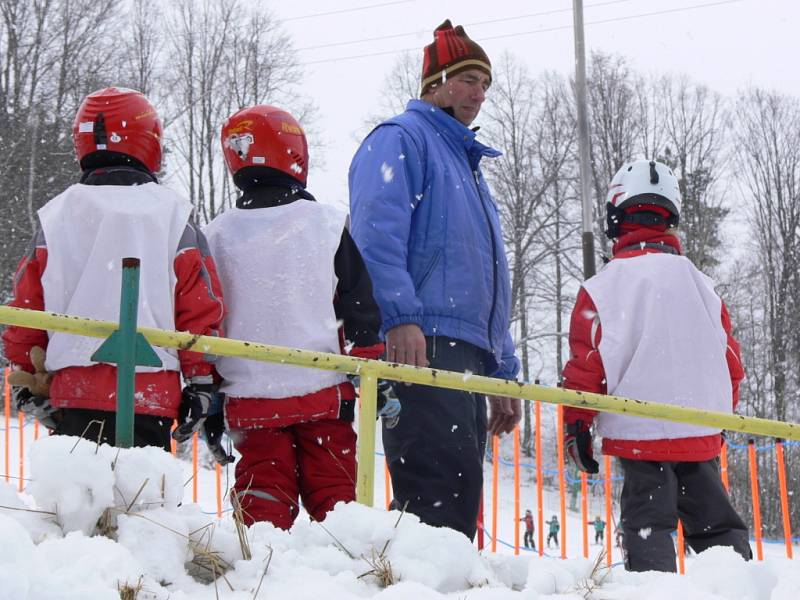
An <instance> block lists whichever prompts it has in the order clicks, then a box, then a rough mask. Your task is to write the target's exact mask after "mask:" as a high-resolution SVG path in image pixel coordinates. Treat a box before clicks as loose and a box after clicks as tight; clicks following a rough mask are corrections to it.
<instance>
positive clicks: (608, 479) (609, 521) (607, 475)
mask: <svg viewBox="0 0 800 600" xmlns="http://www.w3.org/2000/svg"><path fill="white" fill-rule="evenodd" d="M603 466H604V469H605V491H606V527H607V528H608V533H607V534H606V563H607V564H608V566H609V567H611V563H612V562H613V557H612V556H611V552H612V548H613V544H612V543H611V538H612V537H614V536H613V535H612V531H611V524H612V522H613V516H614V515H613V512H612V497H611V475H612V473H611V457H610V456H608V455H606V456H604V457H603Z"/></svg>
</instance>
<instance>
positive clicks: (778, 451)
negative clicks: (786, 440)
mask: <svg viewBox="0 0 800 600" xmlns="http://www.w3.org/2000/svg"><path fill="white" fill-rule="evenodd" d="M775 460H776V462H777V463H778V464H777V467H778V485H779V487H780V491H781V514H782V515H783V540H784V543H785V544H786V558H788V559H790V560H791V559H792V558H794V557H793V551H792V521H791V518H790V517H789V515H790V512H789V493H788V490H787V487H788V486H787V485H786V460H785V459H784V456H783V441H782V440H776V441H775Z"/></svg>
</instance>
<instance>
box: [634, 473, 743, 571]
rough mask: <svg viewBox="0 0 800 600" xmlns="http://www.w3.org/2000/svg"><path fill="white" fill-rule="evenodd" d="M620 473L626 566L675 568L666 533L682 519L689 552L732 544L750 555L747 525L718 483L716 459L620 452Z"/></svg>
mask: <svg viewBox="0 0 800 600" xmlns="http://www.w3.org/2000/svg"><path fill="white" fill-rule="evenodd" d="M620 463H621V464H622V468H623V471H624V474H625V481H624V483H623V486H622V497H621V499H620V509H621V513H622V514H621V517H622V518H621V523H620V525H621V527H622V530H623V537H622V544H623V547H624V550H625V568H626V569H627V570H628V571H664V572H673V573H674V572H675V571H676V566H675V547H674V545H673V542H672V533H673V532H674V531H675V529H676V528H677V526H678V519H679V518H680V520H681V521H682V522H683V531H684V537H685V539H686V543H687V544H688V546H689V547H690V548H691V549H692V550H694V551H695V552H702V551H703V550H706V549H707V548H710V547H712V546H732V547H733V549H734V550H735V551H736V552H738V553H739V554H741V555H742V556H743V557H744V559H745V560H750V559H751V558H752V556H753V554H752V551H751V550H750V542H749V534H748V531H747V526H746V525H745V524H744V522H743V521H742V519H741V517H740V516H739V515H738V514H737V513H736V511H735V510H734V508H733V506H732V505H731V503H730V499H729V498H728V493H727V492H726V491H725V488H724V487H723V485H722V480H721V478H720V474H719V464H718V462H717V460H716V459H712V460H708V461H704V462H651V461H643V460H630V459H627V458H621V459H620Z"/></svg>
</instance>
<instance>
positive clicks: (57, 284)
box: [39, 183, 192, 372]
mask: <svg viewBox="0 0 800 600" xmlns="http://www.w3.org/2000/svg"><path fill="white" fill-rule="evenodd" d="M191 212H192V207H191V204H190V203H189V201H188V200H186V199H184V198H182V197H181V196H179V195H178V194H176V193H175V192H173V191H171V190H169V189H167V188H164V187H162V186H160V185H157V184H155V183H148V184H145V185H137V186H117V185H104V186H92V185H81V184H77V185H73V186H71V187H69V188H68V189H67V190H65V191H64V192H63V193H61V194H59V195H58V196H56V197H55V198H53V199H52V200H50V201H49V202H48V203H47V204H46V205H44V206H43V207H42V208H41V209H40V210H39V221H40V222H41V225H42V230H43V232H44V237H45V240H46V242H47V267H46V268H45V271H44V274H43V275H42V287H43V288H44V306H45V309H46V310H50V311H54V312H58V313H66V314H70V315H76V316H82V317H91V318H93V319H101V320H107V321H119V305H120V293H121V286H122V259H123V258H126V257H134V258H138V259H140V261H141V268H140V278H139V311H138V324H139V325H140V326H143V327H158V328H161V329H175V305H174V294H175V283H176V277H175V270H174V261H175V254H176V252H177V249H178V243H179V242H180V239H181V236H182V235H183V232H184V229H185V228H186V225H187V223H188V221H189V216H190V215H191ZM102 342H103V340H102V339H99V338H90V337H83V336H77V335H70V334H65V333H51V334H50V341H49V344H48V347H47V361H46V367H47V370H48V371H56V370H58V369H63V368H65V367H85V366H90V365H93V364H96V363H93V362H92V361H91V360H90V357H91V355H92V354H93V353H94V351H95V350H97V348H98V347H99V346H100V344H101V343H102ZM155 351H156V353H157V354H158V356H159V358H161V361H162V364H163V367H162V368H154V367H136V370H137V371H139V372H154V371H161V370H171V371H177V370H178V359H177V352H176V351H175V350H172V349H164V348H158V347H156V348H155Z"/></svg>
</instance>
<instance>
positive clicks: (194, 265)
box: [174, 223, 224, 379]
mask: <svg viewBox="0 0 800 600" xmlns="http://www.w3.org/2000/svg"><path fill="white" fill-rule="evenodd" d="M174 268H175V276H176V278H177V283H176V284H175V329H177V330H178V331H188V332H190V333H195V334H200V335H213V336H218V335H221V331H220V330H221V326H222V318H223V316H224V305H223V300H222V286H221V285H220V283H219V278H218V276H217V268H216V265H215V264H214V259H213V258H212V257H211V254H210V252H209V250H208V243H207V242H206V240H205V236H204V235H203V234H202V233H201V232H200V231H199V230H198V229H197V228H196V227H195V226H194V225H193V224H191V223H190V224H188V225H187V226H186V232H185V233H184V235H183V237H182V238H181V247H180V248H178V254H177V256H176V257H175V264H174ZM178 356H179V358H180V362H181V371H182V372H183V376H184V377H185V378H186V379H191V378H192V377H197V376H201V377H204V376H208V375H211V374H212V371H213V366H212V364H211V362H210V361H209V360H208V359H207V357H206V355H205V354H203V353H202V352H192V351H189V350H179V351H178Z"/></svg>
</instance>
